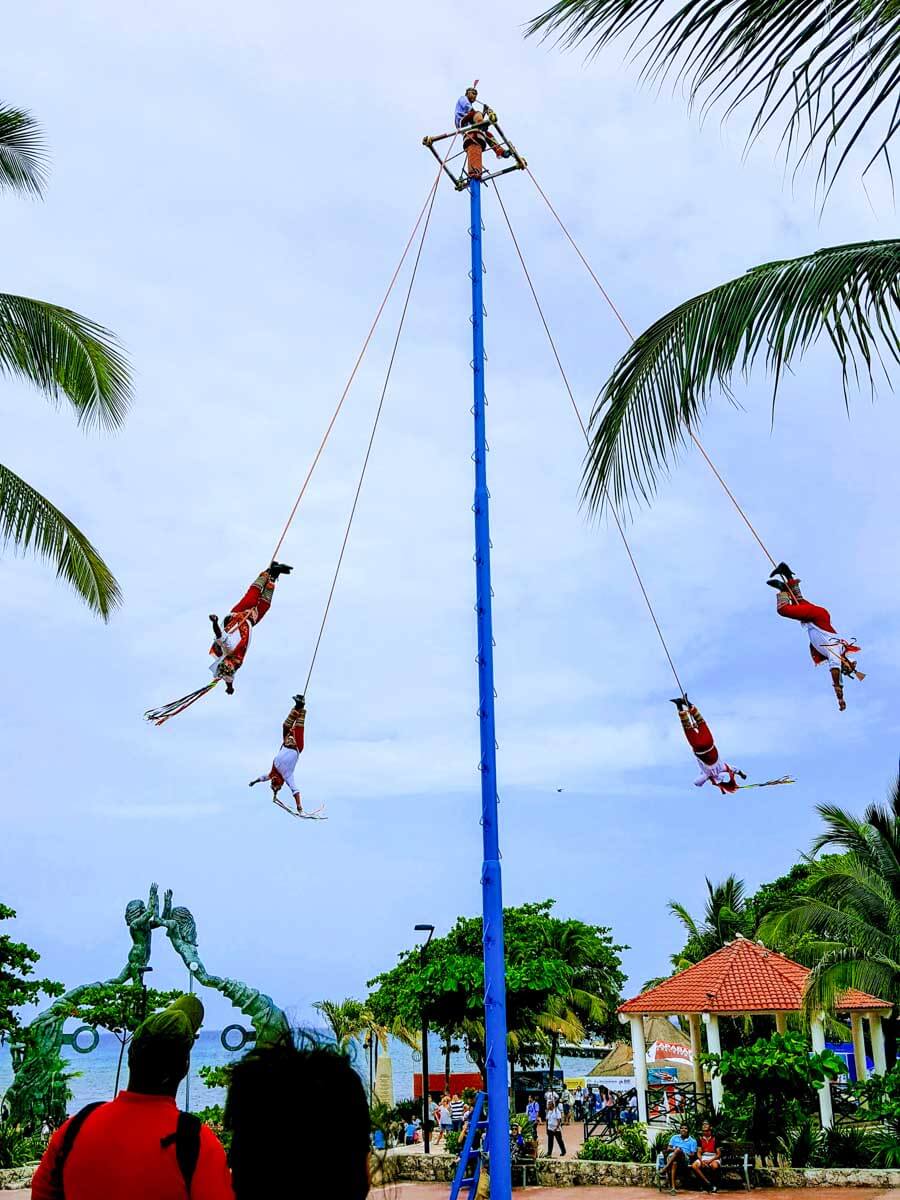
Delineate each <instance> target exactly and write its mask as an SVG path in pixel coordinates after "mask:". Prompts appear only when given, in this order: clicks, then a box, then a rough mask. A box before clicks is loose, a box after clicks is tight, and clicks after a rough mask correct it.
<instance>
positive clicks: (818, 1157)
mask: <svg viewBox="0 0 900 1200" xmlns="http://www.w3.org/2000/svg"><path fill="white" fill-rule="evenodd" d="M824 1143H825V1137H824V1130H823V1129H822V1126H821V1125H820V1124H819V1119H818V1117H815V1116H810V1115H805V1116H803V1117H802V1118H801V1119H800V1120H799V1121H797V1122H796V1123H795V1124H794V1125H791V1126H789V1127H787V1128H786V1129H785V1131H784V1133H782V1135H781V1136H780V1137H779V1138H778V1141H777V1143H776V1147H775V1149H776V1152H777V1154H778V1157H779V1159H780V1160H782V1161H784V1162H786V1163H788V1165H789V1166H792V1167H798V1168H800V1167H820V1166H822V1165H823V1164H824V1161H825V1145H824Z"/></svg>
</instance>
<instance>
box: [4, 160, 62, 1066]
mask: <svg viewBox="0 0 900 1200" xmlns="http://www.w3.org/2000/svg"><path fill="white" fill-rule="evenodd" d="M0 162H2V157H0ZM0 171H2V166H0ZM15 915H16V914H15V910H14V909H12V908H9V907H8V906H7V905H5V904H0V921H11V920H12V919H13V918H14V917H15ZM40 957H41V956H40V955H39V954H38V952H37V950H32V948H31V947H30V946H27V945H26V944H25V943H24V942H14V941H13V940H12V938H11V937H10V935H9V934H8V933H0V1046H2V1045H3V1043H4V1042H5V1041H6V1039H7V1038H8V1037H10V1035H11V1034H13V1033H15V1032H16V1031H17V1030H18V1029H21V1022H20V1020H19V1017H18V1015H17V1013H16V1011H15V1010H16V1009H17V1008H22V1007H23V1006H24V1005H26V1004H34V1003H35V1002H36V1001H37V999H38V997H39V996H41V995H44V996H61V995H62V994H63V992H64V990H65V989H64V987H63V985H62V984H61V983H57V982H56V980H53V979H33V978H31V976H33V975H34V967H35V964H36V963H37V962H39V961H40Z"/></svg>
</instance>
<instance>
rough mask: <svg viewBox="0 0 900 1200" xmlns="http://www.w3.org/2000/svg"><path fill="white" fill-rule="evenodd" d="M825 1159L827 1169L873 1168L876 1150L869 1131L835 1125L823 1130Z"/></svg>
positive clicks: (852, 1126) (851, 1126)
mask: <svg viewBox="0 0 900 1200" xmlns="http://www.w3.org/2000/svg"><path fill="white" fill-rule="evenodd" d="M822 1144H823V1158H824V1162H825V1166H827V1167H871V1166H872V1165H873V1159H874V1150H873V1146H872V1139H871V1135H870V1134H869V1131H868V1130H867V1129H860V1128H858V1127H856V1126H854V1125H835V1126H834V1128H833V1129H825V1130H823V1135H822Z"/></svg>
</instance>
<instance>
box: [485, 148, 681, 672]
mask: <svg viewBox="0 0 900 1200" xmlns="http://www.w3.org/2000/svg"><path fill="white" fill-rule="evenodd" d="M529 174H531V172H530V171H529ZM539 190H540V189H539ZM494 191H495V192H496V193H497V201H498V203H499V204H500V210H501V212H502V213H503V219H504V221H505V222H506V228H507V229H508V230H509V235H510V237H511V238H512V241H513V245H514V246H515V248H516V254H517V255H518V256H519V262H520V263H521V264H522V270H523V271H524V272H525V278H526V279H527V280H528V287H529V288H530V289H531V295H532V298H533V299H534V303H535V307H536V308H537V310H538V316H539V317H540V318H541V324H542V325H543V326H544V332H545V333H546V335H547V340H548V342H549V343H550V349H551V350H552V351H553V357H554V358H555V359H556V365H557V367H559V373H560V375H561V376H562V381H563V383H564V384H565V388H566V391H567V392H568V393H569V399H570V400H571V401H572V408H573V409H574V411H575V416H576V417H577V418H578V424H579V425H580V426H581V432H582V433H583V434H584V440H585V442H586V443H587V446H588V448H590V444H591V443H590V438H589V437H588V431H587V426H586V425H585V423H584V419H583V417H582V415H581V410H580V409H579V407H578V404H577V403H576V400H575V394H574V392H573V391H572V388H571V385H570V383H569V379H568V376H567V375H566V372H565V368H564V367H563V365H562V360H561V359H560V357H559V352H558V351H557V349H556V342H555V341H554V340H553V334H552V333H551V332H550V326H549V325H548V324H547V318H546V317H545V316H544V310H543V308H542V307H541V302H540V300H539V299H538V295H537V292H536V291H535V288H534V283H533V282H532V280H531V275H530V273H529V271H528V267H527V266H526V265H525V258H524V256H523V254H522V249H521V247H520V246H519V241H518V238H517V237H516V235H515V233H514V231H513V227H512V223H511V222H510V219H509V214H508V213H507V211H506V205H505V204H504V203H503V197H502V196H501V195H500V189H499V187H498V186H497V183H496V181H495V182H494ZM548 203H549V201H548ZM557 219H558V218H557ZM572 245H573V246H574V245H575V243H574V242H573V243H572ZM575 248H576V249H577V248H578V247H577V246H576V247H575ZM585 265H587V264H585ZM588 270H590V267H588ZM591 273H592V274H593V272H591ZM598 286H599V281H598ZM601 291H602V288H601ZM604 295H606V293H605V292H604ZM610 303H612V302H611V301H610ZM619 319H620V320H621V317H620V318H619ZM623 325H624V322H623ZM609 511H610V512H611V513H612V516H613V520H614V521H615V523H616V529H618V531H619V537H620V538H621V539H622V545H623V546H624V547H625V553H626V554H627V555H628V561H629V562H630V563H631V569H632V570H633V571H634V575H635V578H636V579H637V581H638V587H639V588H640V589H641V594H642V595H643V597H644V603H645V604H646V605H647V611H648V612H649V613H650V619H651V621H652V622H653V624H654V626H655V628H656V633H657V636H658V637H659V641H660V645H661V646H662V648H663V653H664V654H665V656H666V658H667V660H668V663H669V666H670V667H671V669H672V674H673V675H674V677H675V682H676V684H677V685H678V691H679V693H680V694H681V695H682V696H683V695H685V690H684V687H683V685H682V682H681V680H680V679H679V677H678V671H677V670H676V669H675V663H674V662H673V660H672V655H671V654H670V653H669V647H668V646H667V644H666V639H665V637H664V636H663V631H662V629H661V627H660V624H659V621H658V620H657V619H656V613H655V612H654V611H653V605H652V604H651V603H650V597H649V596H648V595H647V589H646V588H645V587H644V581H643V579H642V578H641V573H640V571H639V570H638V566H637V563H636V562H635V560H634V555H633V554H632V553H631V547H630V546H629V544H628V539H627V538H626V536H625V530H624V529H623V528H622V522H621V521H620V520H619V514H618V513H617V512H616V509H615V505H613V504H612V503H611V502H610V505H609Z"/></svg>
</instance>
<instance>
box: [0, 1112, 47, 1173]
mask: <svg viewBox="0 0 900 1200" xmlns="http://www.w3.org/2000/svg"><path fill="white" fill-rule="evenodd" d="M43 1153H44V1139H43V1138H42V1137H41V1135H40V1133H37V1132H28V1131H27V1130H26V1129H24V1128H23V1127H22V1126H21V1125H13V1123H12V1122H11V1121H0V1170H3V1169H5V1168H6V1167H22V1166H24V1165H25V1164H26V1163H30V1162H36V1161H37V1160H38V1159H39V1158H40V1157H41V1155H42V1154H43Z"/></svg>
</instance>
